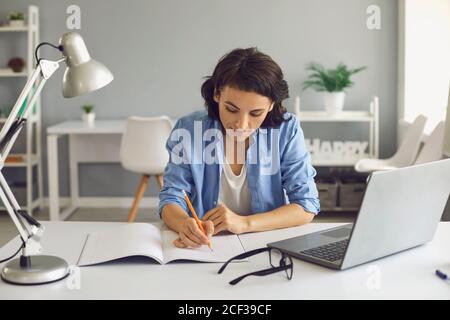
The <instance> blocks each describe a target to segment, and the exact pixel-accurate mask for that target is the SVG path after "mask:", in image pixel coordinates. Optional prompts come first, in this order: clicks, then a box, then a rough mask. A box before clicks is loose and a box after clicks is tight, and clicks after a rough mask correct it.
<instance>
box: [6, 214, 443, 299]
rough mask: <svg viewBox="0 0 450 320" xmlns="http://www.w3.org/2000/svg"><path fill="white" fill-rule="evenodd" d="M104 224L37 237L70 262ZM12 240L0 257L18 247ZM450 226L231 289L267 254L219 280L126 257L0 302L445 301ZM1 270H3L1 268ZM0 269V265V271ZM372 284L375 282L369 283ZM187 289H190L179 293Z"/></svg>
mask: <svg viewBox="0 0 450 320" xmlns="http://www.w3.org/2000/svg"><path fill="white" fill-rule="evenodd" d="M113 224H114V223H112V222H110V223H103V222H94V223H93V222H48V223H45V225H46V227H47V230H46V233H45V235H44V237H43V239H42V244H43V246H44V250H45V253H46V254H54V255H58V256H61V257H63V258H65V259H66V260H67V261H68V262H69V264H74V263H75V262H76V260H77V258H78V255H79V253H80V252H81V246H82V244H83V242H84V239H85V235H86V233H88V232H90V231H93V230H98V229H101V228H108V227H111V226H112V225H113ZM338 225H340V224H328V223H327V224H321V223H312V224H309V225H306V226H302V227H296V228H290V229H283V230H275V231H270V232H263V233H254V234H246V235H243V236H241V241H242V243H243V245H244V247H245V249H246V250H251V249H255V248H258V247H261V246H264V245H265V244H266V243H267V242H271V241H276V240H281V239H285V238H288V237H293V236H296V235H301V234H306V233H310V232H314V231H318V230H322V229H327V228H331V227H335V226H338ZM19 244H20V243H19V241H18V239H17V238H16V239H14V240H12V241H11V242H9V243H8V244H7V245H6V246H4V247H3V248H2V249H0V256H1V257H6V256H9V255H10V254H12V253H13V252H14V251H15V250H16V249H17V247H18V246H19ZM449 246H450V223H449V222H442V223H440V225H439V228H438V231H437V233H436V235H435V237H434V239H433V241H432V242H431V243H429V244H427V245H424V246H421V247H418V248H415V249H411V250H408V251H405V252H402V253H399V254H396V255H393V256H390V257H387V258H384V259H381V260H377V261H374V262H372V263H369V264H366V265H362V266H359V267H355V268H352V269H349V270H346V271H335V270H330V269H326V268H323V267H320V266H316V265H314V264H310V263H306V262H303V261H300V260H294V264H295V265H294V276H293V279H292V280H291V281H288V280H287V279H286V277H285V276H284V274H282V273H277V274H273V275H269V276H265V277H249V278H247V279H244V280H243V281H242V282H241V283H239V284H238V285H236V286H230V285H229V284H228V281H230V280H231V279H234V278H235V277H237V276H239V275H242V274H244V273H247V272H250V271H252V270H259V269H262V268H267V267H268V266H269V264H268V257H267V255H264V254H263V255H258V256H255V257H252V258H251V259H250V261H249V262H244V263H237V264H231V265H230V266H229V267H228V268H227V269H226V270H225V272H224V273H223V274H221V275H218V274H217V270H218V269H219V267H220V265H221V264H216V263H212V264H210V263H183V264H180V263H173V264H168V265H159V264H156V263H152V262H151V260H148V259H144V258H142V259H131V260H128V261H120V262H113V263H107V264H103V265H97V266H91V267H83V268H81V269H79V270H80V273H79V275H80V277H79V278H80V282H79V289H76V288H74V286H73V285H72V286H70V285H68V283H72V282H70V281H71V279H70V278H67V279H65V280H62V281H60V282H56V283H51V284H46V285H40V286H30V287H24V286H15V285H11V284H7V283H5V282H3V281H0V299H199V300H201V299H235V300H239V299H450V284H449V283H448V282H445V281H443V280H441V279H439V278H438V277H437V276H435V274H434V272H435V269H437V268H439V269H443V270H445V269H446V270H447V271H448V270H449V269H450V250H449ZM1 266H2V265H1ZM1 266H0V267H1ZM374 279H375V280H374ZM182 288H189V290H182Z"/></svg>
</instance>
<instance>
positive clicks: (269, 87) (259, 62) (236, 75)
mask: <svg viewBox="0 0 450 320" xmlns="http://www.w3.org/2000/svg"><path fill="white" fill-rule="evenodd" d="M205 78H206V79H207V80H206V81H205V82H204V83H203V85H202V89H201V92H202V96H203V98H204V99H205V107H206V109H207V110H208V115H209V116H210V117H211V118H213V119H217V120H218V119H219V105H218V103H217V102H216V101H214V94H215V93H216V92H220V91H221V90H222V89H223V88H224V87H225V86H229V87H232V88H235V89H239V90H242V91H247V92H255V93H258V94H260V95H262V96H265V97H267V98H269V99H270V100H272V101H273V102H274V106H273V109H272V111H270V112H269V113H268V114H267V116H266V118H265V119H264V121H263V123H262V125H261V127H263V128H264V127H265V128H267V127H278V126H279V125H280V124H281V123H282V122H283V121H285V120H286V119H284V117H283V115H284V113H286V108H285V107H283V105H282V104H281V103H282V101H283V100H284V99H286V98H289V88H288V84H287V82H286V81H285V80H284V79H283V72H282V71H281V68H280V67H279V66H278V64H277V63H276V62H275V61H273V60H272V58H271V57H269V56H268V55H266V54H264V53H262V52H260V51H258V49H257V48H248V49H234V50H233V51H231V52H230V53H228V54H226V55H224V56H223V57H222V58H220V60H219V63H218V64H217V66H216V68H215V69H214V72H213V74H212V75H211V76H209V77H205Z"/></svg>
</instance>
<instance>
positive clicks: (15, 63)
mask: <svg viewBox="0 0 450 320" xmlns="http://www.w3.org/2000/svg"><path fill="white" fill-rule="evenodd" d="M8 67H10V68H11V69H12V71H14V72H22V70H23V68H24V67H25V61H24V60H23V59H22V58H19V57H15V58H12V59H10V60H9V61H8Z"/></svg>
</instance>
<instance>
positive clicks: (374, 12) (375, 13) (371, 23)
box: [366, 4, 381, 30]
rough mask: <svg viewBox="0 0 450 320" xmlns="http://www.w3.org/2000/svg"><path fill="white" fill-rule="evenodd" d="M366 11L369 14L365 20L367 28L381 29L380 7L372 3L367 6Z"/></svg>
mask: <svg viewBox="0 0 450 320" xmlns="http://www.w3.org/2000/svg"><path fill="white" fill-rule="evenodd" d="M366 13H367V14H368V15H369V16H368V17H367V20H366V26H367V29H369V30H380V29H381V9H380V7H379V6H377V5H375V4H373V5H370V6H368V7H367V9H366Z"/></svg>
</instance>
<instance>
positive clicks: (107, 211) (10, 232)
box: [0, 208, 356, 259]
mask: <svg viewBox="0 0 450 320" xmlns="http://www.w3.org/2000/svg"><path fill="white" fill-rule="evenodd" d="M127 217H128V209H123V208H101V209H99V208H81V209H78V210H77V211H75V213H74V214H73V215H72V216H71V217H70V218H69V220H68V221H112V222H114V221H117V222H126V221H127ZM355 217H356V213H345V212H322V213H320V214H319V215H318V216H317V217H316V218H315V219H314V222H321V223H323V222H352V221H353V220H354V218H355ZM34 218H36V219H37V220H39V221H44V220H48V218H49V215H48V209H44V211H42V212H39V211H35V213H34ZM136 221H137V222H152V221H160V218H159V216H158V215H157V214H156V209H140V210H139V211H138V214H137V218H136ZM17 234H18V232H17V229H16V228H15V226H14V224H13V223H12V220H11V218H10V217H9V215H8V214H7V213H6V211H0V246H3V245H4V244H5V243H6V242H8V241H9V240H11V239H12V238H14V237H15V236H16V235H17ZM0 259H1V257H0Z"/></svg>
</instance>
